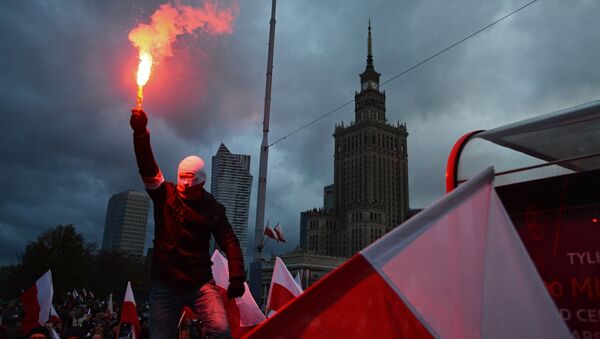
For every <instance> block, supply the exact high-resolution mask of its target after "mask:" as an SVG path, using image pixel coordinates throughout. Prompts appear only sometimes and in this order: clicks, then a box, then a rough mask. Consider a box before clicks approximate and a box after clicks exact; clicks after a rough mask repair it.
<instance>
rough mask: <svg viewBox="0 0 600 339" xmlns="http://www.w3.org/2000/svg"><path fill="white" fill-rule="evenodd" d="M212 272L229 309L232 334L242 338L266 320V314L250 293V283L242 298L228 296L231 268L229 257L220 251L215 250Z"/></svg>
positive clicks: (228, 315)
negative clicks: (231, 298)
mask: <svg viewBox="0 0 600 339" xmlns="http://www.w3.org/2000/svg"><path fill="white" fill-rule="evenodd" d="M211 260H212V262H213V265H212V274H213V278H214V279H215V283H216V285H217V288H218V289H219V292H221V297H222V298H223V303H224V304H225V309H226V310H227V320H229V327H230V328H231V335H232V336H233V337H234V338H241V337H242V336H243V335H244V334H246V333H247V332H248V331H250V330H251V329H252V328H254V326H256V325H257V324H259V323H261V322H262V321H264V320H265V315H264V314H263V313H262V312H261V310H260V308H259V307H258V305H256V301H255V300H254V298H253V297H252V293H250V288H249V287H248V284H246V283H244V285H245V286H246V292H244V295H243V296H242V297H241V298H236V299H233V300H229V298H228V297H227V287H229V268H228V266H227V259H225V258H224V257H223V256H222V255H221V253H220V252H219V251H217V250H216V251H215V253H214V254H213V256H212V258H211Z"/></svg>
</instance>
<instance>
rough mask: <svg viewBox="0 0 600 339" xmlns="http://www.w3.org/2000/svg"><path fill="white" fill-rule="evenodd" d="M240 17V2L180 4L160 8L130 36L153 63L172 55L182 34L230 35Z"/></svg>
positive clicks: (168, 4) (130, 39) (209, 1)
mask: <svg viewBox="0 0 600 339" xmlns="http://www.w3.org/2000/svg"><path fill="white" fill-rule="evenodd" d="M238 13H239V6H238V3H237V1H234V2H233V3H232V4H231V5H229V6H224V5H222V4H219V3H218V2H217V1H213V0H207V1H205V2H204V4H203V5H201V6H198V7H193V6H190V5H183V4H180V3H173V2H171V3H167V4H163V5H161V6H160V7H159V8H158V9H157V10H156V12H154V14H152V17H151V22H150V23H149V24H145V23H141V24H139V25H138V26H137V27H136V28H134V29H132V30H131V31H130V32H129V41H131V42H132V43H133V45H134V46H135V47H137V48H138V49H139V51H140V55H141V54H143V53H146V52H147V53H150V54H151V55H152V57H153V59H154V62H155V63H156V62H158V61H160V59H161V58H163V57H167V56H171V55H173V50H172V45H173V43H174V42H175V41H176V40H177V37H178V36H180V35H183V34H192V33H198V32H200V33H206V34H210V35H220V34H231V33H232V32H233V21H234V20H235V18H236V16H237V14H238Z"/></svg>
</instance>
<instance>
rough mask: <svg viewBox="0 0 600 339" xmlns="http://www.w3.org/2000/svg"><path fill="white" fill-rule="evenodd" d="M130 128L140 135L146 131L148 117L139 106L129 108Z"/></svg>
mask: <svg viewBox="0 0 600 339" xmlns="http://www.w3.org/2000/svg"><path fill="white" fill-rule="evenodd" d="M129 124H130V125H131V129H133V132H134V134H136V135H142V134H144V133H146V125H147V124H148V117H147V116H146V112H144V110H143V109H141V108H134V109H132V110H131V119H129Z"/></svg>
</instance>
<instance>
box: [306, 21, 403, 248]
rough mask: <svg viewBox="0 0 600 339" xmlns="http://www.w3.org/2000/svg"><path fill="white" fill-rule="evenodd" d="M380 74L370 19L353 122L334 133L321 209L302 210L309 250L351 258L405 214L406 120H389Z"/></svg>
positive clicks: (393, 225) (398, 221) (341, 126)
mask: <svg viewBox="0 0 600 339" xmlns="http://www.w3.org/2000/svg"><path fill="white" fill-rule="evenodd" d="M379 76H380V74H379V73H377V71H375V67H374V64H373V54H372V41H371V25H370V24H369V33H368V53H367V66H366V68H365V71H364V72H363V73H361V74H360V91H359V92H356V93H355V95H354V102H355V108H354V112H355V115H354V119H355V121H354V122H351V123H350V125H347V126H345V125H344V124H343V123H341V124H339V125H337V126H336V127H335V133H334V134H333V137H334V139H335V156H334V159H335V160H334V161H335V162H334V183H333V185H329V186H326V187H325V189H324V192H325V194H324V196H325V198H324V200H325V203H324V206H323V208H319V209H315V210H312V211H306V212H303V213H302V215H301V234H300V237H301V247H302V248H303V249H304V250H305V251H308V252H309V253H314V254H320V255H327V256H335V257H350V256H352V255H353V254H354V253H356V252H357V251H360V250H361V249H363V248H365V247H366V246H367V245H369V244H370V243H372V242H374V241H375V240H376V239H378V238H380V237H381V236H383V235H384V234H385V233H387V232H389V231H390V230H391V229H392V228H394V227H395V226H397V225H399V224H401V223H402V222H404V221H405V220H406V219H407V215H408V211H409V205H408V155H407V146H406V139H407V137H408V132H407V131H406V125H405V124H400V123H397V124H395V125H392V124H390V123H388V121H387V119H386V115H385V113H386V108H385V98H386V97H385V91H381V90H380V88H379V83H380V82H379Z"/></svg>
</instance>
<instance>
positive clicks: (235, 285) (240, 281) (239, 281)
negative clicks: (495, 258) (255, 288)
mask: <svg viewBox="0 0 600 339" xmlns="http://www.w3.org/2000/svg"><path fill="white" fill-rule="evenodd" d="M244 280H245V279H244V278H240V277H235V278H230V279H229V287H228V288H227V297H228V298H229V299H233V298H239V297H241V296H243V295H244V292H246V287H245V286H244Z"/></svg>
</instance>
